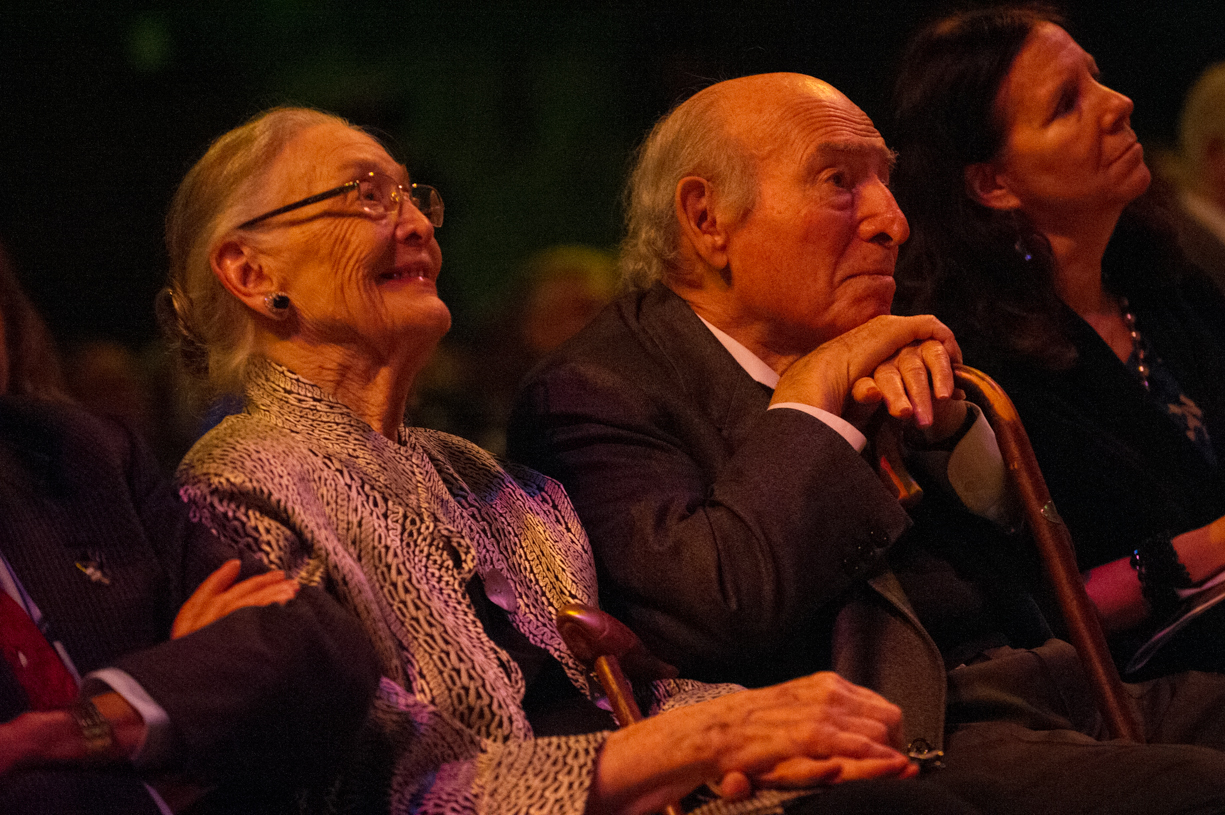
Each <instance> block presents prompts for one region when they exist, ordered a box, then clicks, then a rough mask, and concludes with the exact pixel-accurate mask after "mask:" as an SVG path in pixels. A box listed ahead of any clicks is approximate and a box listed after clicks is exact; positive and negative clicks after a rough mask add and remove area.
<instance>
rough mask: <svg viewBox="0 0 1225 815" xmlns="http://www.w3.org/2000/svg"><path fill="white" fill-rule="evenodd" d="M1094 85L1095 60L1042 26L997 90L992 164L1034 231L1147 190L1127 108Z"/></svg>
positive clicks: (1110, 207)
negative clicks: (998, 140)
mask: <svg viewBox="0 0 1225 815" xmlns="http://www.w3.org/2000/svg"><path fill="white" fill-rule="evenodd" d="M1098 80H1099V72H1098V69H1097V64H1096V63H1095V62H1094V60H1093V57H1092V56H1090V55H1089V54H1087V53H1086V52H1085V51H1084V49H1082V48H1081V47H1080V46H1079V45H1077V44H1076V41H1075V40H1073V39H1072V38H1071V37H1070V36H1069V35H1068V33H1067V32H1066V31H1064V30H1063V29H1062V28H1060V27H1059V26H1057V25H1054V24H1053V23H1044V24H1042V25H1040V26H1038V27H1037V28H1035V29H1034V30H1033V32H1032V33H1031V34H1030V35H1029V38H1028V39H1027V40H1026V42H1025V45H1024V47H1023V48H1022V49H1021V52H1020V53H1019V54H1018V55H1017V58H1016V60H1014V61H1013V64H1012V68H1011V69H1010V70H1009V72H1008V75H1007V77H1005V79H1004V82H1003V84H1002V85H1001V86H1000V91H999V95H998V96H997V97H996V103H995V108H996V116H997V117H998V120H999V121H1000V122H1001V123H1002V125H1003V128H1004V145H1003V147H1002V149H1001V152H1000V155H999V157H998V158H997V159H996V160H995V162H994V165H995V168H996V171H997V173H998V178H999V180H1000V181H1001V182H1002V183H1003V184H1004V185H1005V186H1006V187H1007V188H1008V190H1009V191H1010V192H1011V193H1012V194H1013V195H1014V196H1015V200H1016V204H1017V205H1019V207H1020V208H1021V209H1022V211H1024V212H1025V213H1026V215H1028V216H1029V217H1030V218H1031V220H1033V221H1034V222H1035V224H1036V225H1038V226H1039V228H1051V227H1056V226H1057V225H1058V224H1059V223H1061V222H1064V223H1066V219H1069V218H1073V217H1077V216H1085V215H1093V214H1097V213H1104V212H1111V211H1114V210H1117V209H1121V208H1122V206H1124V205H1125V204H1126V203H1127V202H1129V201H1131V200H1133V199H1134V198H1136V197H1137V196H1139V195H1140V194H1142V193H1143V192H1144V191H1145V190H1146V189H1147V188H1148V184H1149V181H1150V175H1149V170H1148V168H1147V167H1146V166H1145V164H1144V149H1143V148H1142V147H1141V146H1140V143H1139V141H1137V140H1136V134H1135V133H1134V132H1133V131H1132V129H1131V111H1132V107H1133V105H1132V102H1131V100H1130V99H1128V98H1127V97H1126V96H1124V95H1123V94H1121V93H1118V92H1116V91H1113V90H1111V89H1110V88H1108V87H1106V86H1105V85H1103V84H1101V82H1099V81H1098Z"/></svg>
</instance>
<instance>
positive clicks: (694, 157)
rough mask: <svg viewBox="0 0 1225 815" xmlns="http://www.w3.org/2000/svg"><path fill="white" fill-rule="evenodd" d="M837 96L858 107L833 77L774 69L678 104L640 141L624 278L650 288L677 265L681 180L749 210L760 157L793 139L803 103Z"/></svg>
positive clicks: (737, 209)
mask: <svg viewBox="0 0 1225 815" xmlns="http://www.w3.org/2000/svg"><path fill="white" fill-rule="evenodd" d="M835 102H836V103H845V106H849V107H850V108H853V109H854V110H856V111H858V108H855V107H854V105H851V104H850V101H849V100H847V99H846V97H845V96H843V94H842V93H841V92H840V91H838V89H836V88H834V87H833V86H832V85H830V84H829V83H827V82H823V81H821V80H820V79H817V78H815V77H811V76H805V75H804V74H793V73H774V74H756V75H753V76H744V77H739V78H737V79H729V80H726V81H724V82H718V83H716V84H714V85H711V86H709V87H707V88H705V89H703V90H701V91H699V92H698V93H696V94H694V95H693V96H691V97H690V98H689V99H687V100H685V101H684V102H682V103H681V104H680V105H678V106H677V107H676V108H674V109H673V110H672V112H671V113H669V114H667V115H666V116H665V117H664V118H663V119H661V120H660V121H659V122H658V123H657V124H656V125H655V127H654V129H653V130H652V131H651V132H650V134H649V135H648V136H647V138H646V140H645V141H644V142H643V144H642V146H641V147H640V148H639V150H638V157H637V161H636V162H635V166H634V170H633V173H632V174H631V176H630V182H629V186H628V188H627V190H626V220H627V235H626V239H625V242H624V244H623V246H622V256H621V271H622V278H623V281H624V282H625V283H626V284H627V285H628V286H629V287H632V288H646V287H648V286H650V285H652V284H653V283H655V282H656V281H658V280H663V279H664V278H666V277H667V275H668V274H669V272H671V271H674V270H675V265H676V262H677V259H678V253H679V249H680V247H679V227H678V224H677V219H676V212H675V204H674V199H675V194H676V188H677V185H678V184H679V182H680V181H681V179H683V178H685V177H687V176H698V177H701V178H704V179H706V180H707V181H709V182H711V185H712V186H713V188H714V189H715V190H717V192H718V196H719V206H720V207H722V208H724V209H725V211H727V212H728V213H729V214H731V216H732V217H736V216H738V215H740V214H743V213H744V212H746V211H748V210H749V209H751V208H752V206H753V201H754V194H755V187H756V183H755V180H756V168H757V163H758V162H759V161H760V160H761V159H762V158H763V157H765V156H767V155H769V154H770V153H772V152H774V151H776V150H779V149H785V148H786V147H788V146H790V142H791V134H792V133H794V132H795V127H794V123H795V119H796V118H797V117H798V116H802V115H803V113H802V112H803V111H804V110H806V109H811V108H812V107H813V106H814V105H816V106H821V105H825V106H828V105H829V104H830V103H835ZM861 115H862V114H861ZM863 119H864V121H865V122H867V124H868V126H869V127H870V126H871V122H870V121H869V120H868V119H867V117H866V116H864V117H863Z"/></svg>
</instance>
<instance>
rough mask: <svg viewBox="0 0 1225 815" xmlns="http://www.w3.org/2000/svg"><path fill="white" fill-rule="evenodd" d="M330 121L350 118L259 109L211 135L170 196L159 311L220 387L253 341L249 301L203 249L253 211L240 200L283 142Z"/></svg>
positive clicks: (235, 386) (187, 363)
mask: <svg viewBox="0 0 1225 815" xmlns="http://www.w3.org/2000/svg"><path fill="white" fill-rule="evenodd" d="M328 123H339V124H343V125H345V126H346V127H349V126H351V125H349V123H348V122H346V121H345V120H344V119H341V118H340V117H338V116H333V115H331V114H329V113H323V112H322V111H317V110H311V109H309V108H291V107H282V108H273V109H272V110H268V111H265V112H263V113H261V114H259V115H258V116H256V117H254V118H253V119H251V120H250V121H248V122H247V123H246V124H243V125H241V126H240V127H236V128H235V129H233V130H231V131H229V132H228V133H226V134H224V135H222V136H221V137H219V138H218V139H217V140H216V141H214V142H213V143H212V144H211V145H210V146H209V148H208V150H207V152H205V154H204V156H203V157H202V158H201V159H200V160H199V161H197V162H196V164H195V166H193V167H192V168H191V169H190V170H188V171H187V175H186V176H185V177H184V178H183V182H182V183H181V184H179V188H178V191H177V192H176V193H175V195H174V199H173V200H172V201H171V203H170V210H169V212H168V213H167V214H166V249H167V251H168V253H169V255H170V275H169V279H168V281H167V286H166V288H165V289H164V290H163V291H162V292H161V294H160V295H159V297H158V313H159V317H160V318H161V322H162V325H163V328H164V329H165V331H166V333H167V334H168V335H169V338H170V340H171V341H172V342H173V343H174V344H175V345H176V347H177V350H178V353H179V358H180V361H181V362H182V363H183V366H184V368H185V369H186V370H187V371H188V372H189V373H190V374H192V375H193V376H194V377H197V378H200V379H203V378H207V379H208V380H209V382H210V383H211V384H212V385H213V386H215V387H216V388H218V389H220V390H241V388H242V380H243V374H244V372H245V370H246V366H247V362H248V360H249V359H250V357H251V354H252V352H253V350H254V348H255V323H254V319H253V315H252V314H251V311H250V309H248V308H247V306H246V305H244V304H243V303H242V302H241V301H240V300H239V299H238V298H237V297H234V296H233V295H232V294H231V293H230V292H229V291H227V290H226V288H225V287H224V286H223V285H222V284H221V281H220V280H218V279H217V276H216V275H215V274H213V270H212V267H211V263H210V260H209V255H210V253H211V252H212V251H213V248H214V247H215V245H216V242H217V241H218V240H219V239H220V238H221V237H222V236H223V235H224V234H226V233H227V232H228V231H230V230H232V229H233V228H234V226H235V224H236V222H238V221H241V220H243V218H244V217H250V216H251V215H254V214H256V213H242V208H243V206H244V204H245V203H246V202H247V201H248V200H249V198H250V196H251V194H252V192H253V191H254V190H255V189H257V187H258V185H259V184H260V182H262V181H263V180H264V178H265V176H266V175H267V172H268V170H269V168H270V167H271V165H272V162H273V160H274V159H275V158H276V156H277V155H278V154H279V153H280V152H281V150H282V149H284V147H285V145H286V144H288V143H289V141H290V140H292V139H293V138H294V137H296V136H297V135H298V134H300V133H302V132H304V131H306V130H309V129H310V128H312V127H316V126H318V125H323V124H328ZM239 213H241V214H239Z"/></svg>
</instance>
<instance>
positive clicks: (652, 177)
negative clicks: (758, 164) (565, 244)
mask: <svg viewBox="0 0 1225 815" xmlns="http://www.w3.org/2000/svg"><path fill="white" fill-rule="evenodd" d="M720 99H721V95H720V94H719V93H715V92H711V91H710V89H707V90H705V91H702V92H699V93H697V94H695V95H694V96H692V97H690V98H689V99H687V100H685V101H684V102H682V103H681V104H680V105H678V106H677V107H676V108H674V109H673V110H672V112H671V113H669V114H668V115H666V116H665V117H664V118H662V119H660V120H659V122H658V123H657V124H656V125H655V127H654V128H653V129H652V130H651V132H650V134H648V135H647V137H646V140H645V141H644V142H643V143H642V146H641V147H639V148H638V153H637V159H636V161H635V163H634V169H633V172H632V173H631V174H630V179H629V184H628V185H627V187H626V190H625V199H624V202H625V220H626V236H625V240H624V242H623V243H622V244H621V260H620V266H621V283H622V285H623V286H624V287H625V288H626V289H627V290H632V289H645V288H648V287H650V286H651V285H653V284H654V283H655V282H656V281H660V280H664V279H666V278H667V277H668V276H669V275H670V274H672V273H674V272H675V271H677V265H676V264H677V258H678V255H679V252H680V226H679V224H678V222H677V216H676V211H675V207H674V204H673V201H674V199H675V196H676V186H677V184H678V183H680V180H681V179H682V178H685V177H686V176H691V175H692V176H699V177H701V178H704V179H706V180H707V181H709V182H710V183H711V185H712V186H713V187H714V188H715V190H716V193H717V195H718V198H719V202H720V207H721V208H730V211H731V212H732V213H733V214H734V217H739V215H740V214H743V213H744V212H746V211H747V210H748V209H749V208H750V207H752V205H753V198H754V194H755V191H756V173H755V164H754V160H753V157H752V155H751V154H750V153H749V151H748V150H747V149H746V147H745V145H743V144H742V143H741V142H740V141H739V140H737V139H735V138H734V137H733V136H731V135H730V134H729V132H728V128H727V126H726V124H725V122H724V117H725V113H724V111H723V110H722V109H721V106H720V104H719V102H720ZM725 211H726V210H725Z"/></svg>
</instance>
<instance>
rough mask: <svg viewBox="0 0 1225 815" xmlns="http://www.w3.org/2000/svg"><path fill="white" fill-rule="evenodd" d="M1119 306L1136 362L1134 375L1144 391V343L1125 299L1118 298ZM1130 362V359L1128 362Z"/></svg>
mask: <svg viewBox="0 0 1225 815" xmlns="http://www.w3.org/2000/svg"><path fill="white" fill-rule="evenodd" d="M1119 305H1120V307H1121V308H1122V309H1123V323H1124V325H1126V326H1127V333H1128V335H1129V336H1130V337H1131V353H1132V357H1134V358H1135V360H1136V368H1135V371H1136V374H1137V375H1138V376H1139V377H1140V384H1141V385H1143V386H1144V390H1146V391H1147V390H1148V389H1149V387H1148V375H1149V366H1148V364H1147V363H1146V361H1145V355H1144V342H1143V340H1141V339H1140V331H1139V329H1137V328H1136V315H1134V314H1132V313H1131V307H1130V306H1129V305H1128V303H1127V298H1126V297H1120V298H1119ZM1128 361H1129V362H1130V361H1131V360H1130V359H1129V360H1128Z"/></svg>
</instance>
